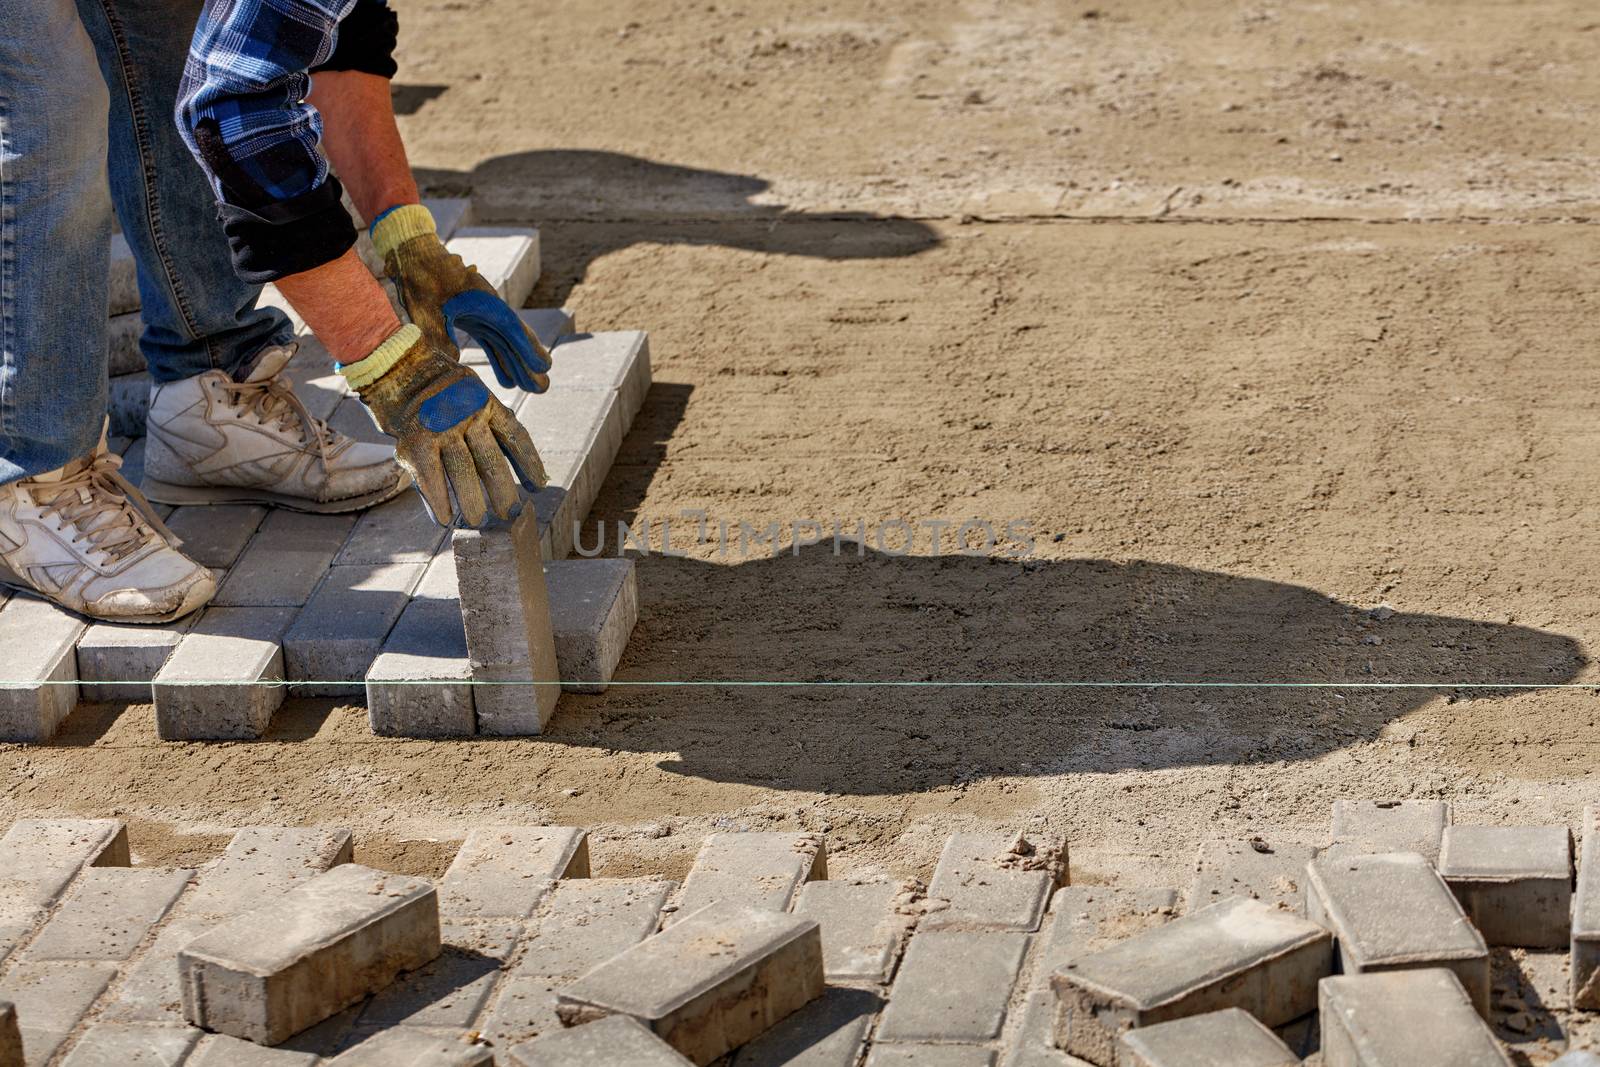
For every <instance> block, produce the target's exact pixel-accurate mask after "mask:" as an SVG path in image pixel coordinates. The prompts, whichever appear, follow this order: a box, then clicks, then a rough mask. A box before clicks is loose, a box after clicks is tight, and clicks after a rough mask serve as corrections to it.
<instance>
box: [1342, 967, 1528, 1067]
mask: <svg viewBox="0 0 1600 1067" xmlns="http://www.w3.org/2000/svg"><path fill="white" fill-rule="evenodd" d="M1318 1008H1319V1014H1320V1016H1321V1021H1322V1063H1323V1067H1509V1064H1510V1063H1511V1059H1510V1058H1509V1057H1508V1056H1507V1055H1506V1054H1505V1052H1504V1050H1502V1049H1501V1047H1500V1044H1499V1042H1497V1041H1496V1040H1495V1039H1494V1034H1492V1033H1491V1032H1490V1031H1489V1028H1488V1026H1486V1025H1485V1024H1484V1022H1483V1019H1481V1018H1480V1017H1479V1013H1478V1012H1477V1011H1476V1010H1475V1009H1474V1007H1473V1005H1472V1001H1471V1000H1470V999H1469V997H1468V996H1467V992H1466V990H1465V989H1463V988H1462V986H1461V982H1460V980H1459V979H1458V978H1457V977H1456V976H1455V975H1454V974H1452V973H1451V972H1450V971H1447V970H1443V969H1441V968H1432V969H1425V970H1408V971H1385V972H1380V973H1377V974H1358V975H1339V976H1337V977H1333V978H1325V979H1323V981H1322V984H1321V988H1320V990H1319V993H1318Z"/></svg>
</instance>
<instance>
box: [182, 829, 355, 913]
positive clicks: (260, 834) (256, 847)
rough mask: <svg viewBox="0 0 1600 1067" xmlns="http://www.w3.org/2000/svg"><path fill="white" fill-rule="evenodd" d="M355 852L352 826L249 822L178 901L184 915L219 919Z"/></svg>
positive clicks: (314, 875) (320, 871) (264, 898)
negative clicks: (352, 840) (265, 824)
mask: <svg viewBox="0 0 1600 1067" xmlns="http://www.w3.org/2000/svg"><path fill="white" fill-rule="evenodd" d="M352 854H353V851H352V848H351V837H350V831H349V830H345V829H339V828H326V827H312V826H245V827H241V828H240V829H238V830H237V831H235V832H234V835H233V838H232V840H230V841H229V842H228V847H227V848H225V849H223V851H222V855H221V856H219V857H217V860H216V862H215V863H213V864H212V865H211V866H210V867H208V868H206V869H205V870H202V871H201V872H200V873H199V876H198V878H197V880H196V884H195V887H194V890H193V891H192V892H190V893H189V895H188V896H186V897H184V898H183V900H182V901H181V902H180V903H179V906H178V908H179V911H180V912H181V914H183V915H184V916H186V917H189V918H194V919H199V920H202V921H206V922H217V921H221V920H222V919H227V918H231V917H233V916H235V915H238V914H239V913H240V912H243V911H248V910H250V909H252V908H255V907H257V906H258V905H260V904H263V903H265V902H267V901H268V900H270V899H271V898H273V897H275V896H278V895H280V894H282V893H286V892H288V891H289V890H290V889H293V888H294V887H295V886H297V885H301V884H303V883H305V882H308V881H310V880H311V879H313V878H315V877H316V876H317V875H319V874H321V873H322V872H324V871H326V870H329V869H331V868H333V867H337V866H339V865H340V864H341V863H349V862H350V859H351V856H352Z"/></svg>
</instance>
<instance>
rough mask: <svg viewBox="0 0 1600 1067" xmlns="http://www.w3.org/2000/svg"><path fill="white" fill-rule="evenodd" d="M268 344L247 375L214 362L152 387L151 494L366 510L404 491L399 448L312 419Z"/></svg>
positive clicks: (283, 353)
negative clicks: (218, 367) (233, 373)
mask: <svg viewBox="0 0 1600 1067" xmlns="http://www.w3.org/2000/svg"><path fill="white" fill-rule="evenodd" d="M294 353H295V346H294V345H285V346H283V347H276V346H275V347H272V348H268V349H266V350H265V351H263V352H262V353H261V355H260V356H258V357H256V364H255V368H254V369H253V370H252V371H251V373H250V377H249V378H248V379H246V380H245V381H243V382H237V381H234V380H233V377H232V376H231V375H230V374H228V373H227V372H226V371H221V370H213V371H206V372H205V373H204V374H198V375H196V376H194V377H193V378H185V379H183V380H182V381H177V382H168V383H167V384H165V385H157V386H154V387H152V388H151V390H150V414H149V416H148V417H147V418H146V422H145V426H146V435H147V436H146V441H145V453H144V485H143V488H144V492H145V495H146V496H148V497H149V498H150V499H151V500H154V501H157V502H159V503H162V504H247V503H258V504H276V505H279V506H280V507H285V508H290V509H291V510H294V511H316V512H340V511H359V510H361V509H362V508H368V507H371V506H372V505H374V504H377V503H380V502H382V501H384V500H387V499H389V498H390V497H392V496H395V495H396V494H398V493H400V492H402V491H404V490H405V488H406V487H407V486H408V485H410V484H411V483H410V479H409V476H408V475H407V474H406V473H405V471H404V470H403V469H402V468H401V466H400V464H398V463H396V462H395V459H394V446H393V445H387V444H361V443H358V442H356V441H353V440H351V439H350V438H348V437H346V436H345V435H344V434H341V433H339V432H338V431H336V430H333V429H331V428H329V426H328V424H327V423H325V422H323V421H322V420H321V419H318V418H315V417H313V416H312V414H311V413H310V412H308V411H307V410H306V408H305V405H304V404H302V403H301V402H300V398H299V397H297V396H295V395H294V389H293V387H292V386H291V385H290V384H289V380H288V379H287V377H284V376H283V373H282V372H283V370H284V368H285V367H287V366H288V365H289V360H290V359H292V358H294Z"/></svg>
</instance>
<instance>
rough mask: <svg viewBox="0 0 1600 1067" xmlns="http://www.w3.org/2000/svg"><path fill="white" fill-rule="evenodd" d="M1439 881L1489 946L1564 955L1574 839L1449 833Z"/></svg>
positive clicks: (1540, 830) (1525, 831) (1464, 829)
mask: <svg viewBox="0 0 1600 1067" xmlns="http://www.w3.org/2000/svg"><path fill="white" fill-rule="evenodd" d="M1439 874H1440V876H1441V877H1443V878H1444V880H1445V883H1446V884H1448V885H1449V886H1450V890H1451V892H1453V893H1455V895H1456V899H1457V900H1459V901H1460V902H1461V907H1462V910H1464V911H1465V912H1466V913H1467V918H1469V919H1471V920H1472V925H1474V926H1476V927H1477V928H1478V932H1479V933H1480V934H1482V935H1483V939H1484V940H1485V941H1487V942H1488V943H1489V944H1491V945H1516V946H1520V947H1523V948H1564V947H1566V945H1567V942H1568V940H1569V939H1570V937H1571V935H1572V838H1571V835H1570V834H1568V832H1567V828H1566V827H1565V826H1448V827H1446V828H1445V831H1444V846H1443V848H1442V849H1441V851H1440V853H1439Z"/></svg>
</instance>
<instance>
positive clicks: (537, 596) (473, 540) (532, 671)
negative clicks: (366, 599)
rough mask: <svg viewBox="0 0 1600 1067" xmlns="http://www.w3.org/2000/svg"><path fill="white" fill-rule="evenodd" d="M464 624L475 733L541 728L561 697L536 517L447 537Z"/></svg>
mask: <svg viewBox="0 0 1600 1067" xmlns="http://www.w3.org/2000/svg"><path fill="white" fill-rule="evenodd" d="M452 545H453V547H454V550H455V556H456V580H457V585H458V587H459V589H460V593H461V618H462V622H463V623H464V624H465V625H466V631H467V650H468V653H469V656H470V659H471V661H472V678H473V681H474V682H477V683H489V684H486V685H485V684H480V685H478V686H477V688H475V689H474V690H473V694H472V701H473V706H474V708H475V709H476V712H477V717H478V732H479V733H484V734H495V735H500V736H512V737H527V736H533V735H537V734H539V733H542V732H543V731H544V727H545V724H546V723H548V722H549V721H550V716H552V715H554V714H555V709H556V701H558V700H559V699H560V698H561V685H560V675H559V672H558V668H557V666H556V648H555V635H554V634H553V632H552V631H551V628H550V597H549V592H548V590H547V588H546V586H545V580H544V566H543V563H544V557H543V550H542V548H541V545H540V537H539V529H538V517H537V516H536V515H535V514H534V511H533V509H532V508H524V509H523V511H522V514H521V515H519V516H518V517H517V518H516V519H515V520H514V521H513V522H511V523H509V524H498V525H494V526H490V527H487V528H485V529H482V530H457V531H456V532H455V535H454V538H453V540H452Z"/></svg>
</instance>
